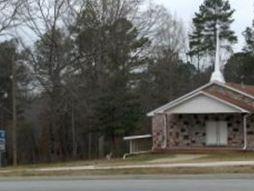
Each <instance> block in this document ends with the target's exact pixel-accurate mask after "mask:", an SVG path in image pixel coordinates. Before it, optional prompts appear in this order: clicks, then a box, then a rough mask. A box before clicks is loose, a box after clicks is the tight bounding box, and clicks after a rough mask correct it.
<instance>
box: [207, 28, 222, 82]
mask: <svg viewBox="0 0 254 191" xmlns="http://www.w3.org/2000/svg"><path fill="white" fill-rule="evenodd" d="M216 28H217V30H216V31H217V32H216V53H215V66H214V72H213V73H212V76H211V79H210V82H214V81H217V82H221V83H225V79H224V76H223V74H222V72H221V69H220V31H219V30H220V29H219V25H218V24H216Z"/></svg>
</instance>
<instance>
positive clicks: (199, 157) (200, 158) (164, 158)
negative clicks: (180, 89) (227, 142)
mask: <svg viewBox="0 0 254 191" xmlns="http://www.w3.org/2000/svg"><path fill="white" fill-rule="evenodd" d="M215 161H218V162H221V161H254V152H229V151H227V152H220V153H209V154H207V153H204V154H189V153H188V154H185V153H174V154H170V153H165V154H153V153H150V154H142V155H136V156H130V157H129V158H127V159H126V160H123V159H120V158H119V159H113V160H110V161H108V160H87V161H74V162H62V163H51V164H36V165H23V166H19V167H17V168H13V167H7V168H4V169H3V170H2V171H1V170H0V176H2V177H3V176H4V177H6V176H58V175H59V176H63V175H67V176H72V175H75V176H79V175H83V176H86V175H118V174H122V175H125V174H126V175H127V174H128V175H129V174H141V175H142V174H207V173H209V174H210V173H211V174H212V173H254V166H236V167H219V168H215V167H209V168H206V167H205V168H204V167H202V168H197V167H196V168H191V167H185V168H149V169H147V168H146V169H142V168H135V169H109V170H61V171H50V172H47V171H44V172H40V171H33V169H38V168H50V167H73V166H88V165H94V166H117V165H133V164H134V165H136V164H160V163H161V164H162V163H163V164H168V163H172V164H173V163H199V162H200V163H201V162H215Z"/></svg>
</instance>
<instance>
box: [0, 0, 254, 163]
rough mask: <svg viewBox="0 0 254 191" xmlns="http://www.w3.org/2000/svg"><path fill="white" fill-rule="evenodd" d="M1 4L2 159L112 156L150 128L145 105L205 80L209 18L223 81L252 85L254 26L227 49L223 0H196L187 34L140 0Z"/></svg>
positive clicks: (210, 54) (228, 18) (229, 16)
mask: <svg viewBox="0 0 254 191" xmlns="http://www.w3.org/2000/svg"><path fill="white" fill-rule="evenodd" d="M0 9H1V14H2V15H1V17H0V18H1V19H0V34H1V35H2V36H4V38H3V39H5V40H3V41H2V42H1V43H0V106H1V109H0V124H1V126H0V128H1V129H4V130H6V132H7V151H6V162H7V163H8V164H11V163H13V164H17V163H19V164H22V163H37V162H54V161H60V160H61V161H64V160H73V159H92V158H99V157H104V156H105V155H106V154H107V153H112V154H113V156H120V155H121V154H123V153H124V152H125V151H126V145H125V144H124V143H123V141H122V137H123V136H125V135H130V134H135V133H147V132H150V131H151V125H150V120H149V119H148V118H147V117H146V115H145V114H146V113H147V112H148V111H150V110H152V109H154V108H156V107H158V106H160V105H161V104H164V103H166V102H168V101H170V100H172V99H174V98H176V97H178V96H180V95H183V94H185V93H187V92H188V91H191V90H193V89H194V88H196V87H198V86H200V85H203V84H205V83H207V82H208V81H209V78H210V73H211V71H212V68H213V62H214V60H213V58H214V54H215V51H214V50H215V44H216V39H215V36H216V35H215V34H216V26H219V29H220V31H221V33H220V34H221V36H220V38H221V40H222V44H221V47H222V50H223V51H222V55H221V57H222V58H223V59H225V67H224V68H225V69H224V73H225V76H226V79H227V80H228V81H233V82H238V83H239V82H243V83H246V84H254V79H253V75H252V73H253V71H254V68H253V67H252V60H254V56H253V52H254V36H253V35H254V26H250V27H248V28H246V30H245V31H244V37H245V40H246V45H245V46H244V47H243V50H242V51H241V52H239V53H233V49H232V45H233V44H235V43H236V42H237V37H236V35H235V33H234V31H233V30H232V29H231V27H230V26H231V24H232V23H233V21H234V19H233V13H234V10H233V9H232V8H231V7H230V4H229V2H228V1H226V0H205V1H204V2H203V3H202V4H201V5H200V8H199V11H198V12H197V13H195V15H194V18H193V25H192V29H191V30H190V31H189V32H187V30H186V29H185V27H184V25H183V24H182V22H181V20H179V19H177V18H176V17H174V16H173V15H172V14H171V13H170V12H169V11H168V10H167V9H166V8H165V7H163V6H161V5H157V4H155V3H151V2H146V1H141V0H86V1H82V0H80V1H79V0H68V1H67V0H6V1H5V0H4V1H1V2H0ZM228 58H229V59H228Z"/></svg>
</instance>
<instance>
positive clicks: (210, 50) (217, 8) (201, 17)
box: [189, 0, 237, 59]
mask: <svg viewBox="0 0 254 191" xmlns="http://www.w3.org/2000/svg"><path fill="white" fill-rule="evenodd" d="M234 11H235V10H233V9H231V6H230V4H229V1H228V0H205V1H204V3H203V4H202V5H201V6H200V7H199V12H198V13H195V17H194V18H193V27H194V30H193V32H192V34H190V52H189V53H190V56H196V57H198V58H199V59H200V56H204V55H208V56H214V54H215V47H216V32H217V28H216V25H218V26H219V30H220V38H221V41H222V43H223V45H224V48H225V49H226V50H228V51H230V50H231V49H232V48H231V45H232V44H233V43H236V42H237V37H236V36H235V33H234V31H232V30H231V29H230V25H231V24H232V22H233V21H234V19H233V18H232V16H233V13H234Z"/></svg>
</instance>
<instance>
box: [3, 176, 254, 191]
mask: <svg viewBox="0 0 254 191" xmlns="http://www.w3.org/2000/svg"><path fill="white" fill-rule="evenodd" d="M253 190H254V180H253V179H252V178H249V179H248V178H247V179H246V178H233V179H230V178H223V179H221V178H220V179H216V178H173V179H171V178H169V179H158V178H155V179H115V180H113V179H112V180H111V179H107V180H105V179H104V180H103V179H102V180H67V179H65V180H54V179H52V180H50V179H49V180H39V179H31V180H21V179H19V180H9V179H6V180H0V191H253Z"/></svg>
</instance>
